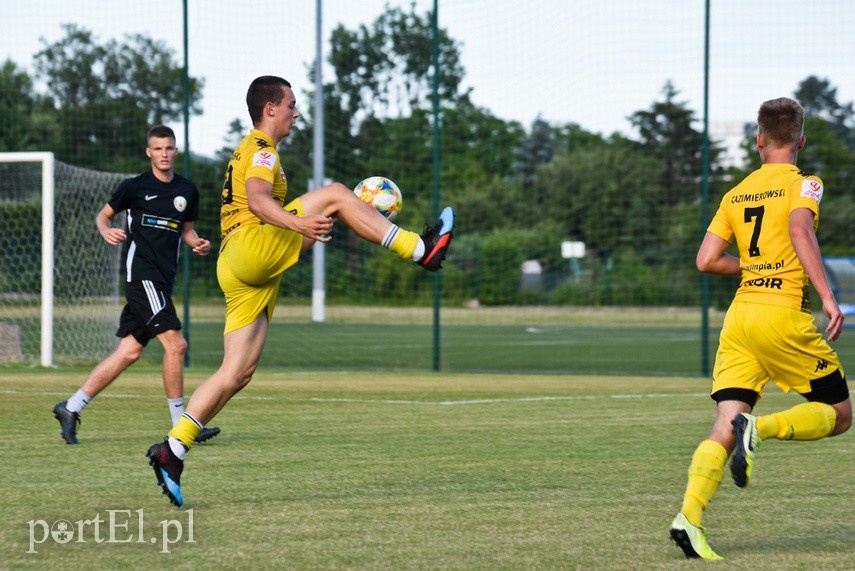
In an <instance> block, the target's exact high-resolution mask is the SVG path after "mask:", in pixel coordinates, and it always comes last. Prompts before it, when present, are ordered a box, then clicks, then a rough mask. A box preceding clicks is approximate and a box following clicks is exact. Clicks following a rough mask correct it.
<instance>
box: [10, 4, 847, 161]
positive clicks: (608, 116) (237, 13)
mask: <svg viewBox="0 0 855 571" xmlns="http://www.w3.org/2000/svg"><path fill="white" fill-rule="evenodd" d="M414 4H415V6H416V11H417V12H418V13H420V14H422V13H424V12H426V11H427V10H429V9H431V8H432V7H433V0H414ZM710 4H711V11H710V30H711V34H710V45H711V52H710V70H711V73H710V77H709V81H710V83H709V94H710V99H709V115H708V120H709V125H710V132H711V134H712V135H713V136H714V137H715V136H722V137H723V136H725V135H727V136H730V137H733V136H736V137H738V136H739V133H740V132H741V126H742V125H743V124H744V123H745V122H750V121H752V120H753V119H754V117H755V115H756V109H757V107H758V106H759V104H760V103H761V102H762V101H763V100H765V99H770V98H773V97H779V96H784V95H787V96H789V95H792V94H793V91H794V90H795V89H796V87H797V85H798V82H799V81H801V80H803V79H804V78H806V77H807V76H809V75H817V76H819V77H820V78H825V79H828V80H829V81H830V82H831V83H832V85H834V86H836V87H837V89H838V93H837V95H838V101H840V102H849V101H852V100H855V69H853V68H852V62H855V3H852V2H849V0H814V1H813V2H804V1H803V0H799V1H796V0H751V1H750V2H745V1H744V0H711V2H710ZM187 5H188V15H189V22H190V23H189V25H188V34H189V39H190V52H189V64H190V73H191V75H193V76H199V77H203V78H204V79H205V82H206V84H205V91H204V99H203V101H202V106H203V109H204V115H203V116H201V117H199V116H194V117H192V118H191V121H190V128H189V141H185V140H184V134H183V127H182V128H176V133H179V132H180V133H179V141H178V144H179V147H181V148H186V146H187V145H188V144H189V146H190V147H191V148H192V150H193V151H194V152H196V153H200V154H213V153H214V152H215V151H216V150H217V149H219V148H220V147H222V146H223V144H224V139H223V138H224V136H225V133H226V131H227V129H228V125H229V123H230V122H231V121H232V120H233V119H235V118H239V119H241V120H242V121H243V122H244V124H245V125H247V124H248V120H247V116H246V110H245V105H244V102H243V97H244V94H245V92H246V86H247V85H248V84H249V82H250V81H251V80H252V79H253V78H254V77H256V76H258V75H262V74H268V73H271V74H275V75H282V76H283V77H286V78H288V79H289V80H290V81H291V82H292V83H293V84H294V87H295V92H296V93H297V94H298V98H299V97H300V94H302V93H304V92H307V91H308V90H309V89H311V87H312V86H311V84H310V83H309V80H308V66H309V65H310V64H311V62H312V61H313V59H314V57H315V53H316V52H315V49H316V35H315V14H316V7H317V4H316V3H315V2H314V1H312V0H280V1H279V2H268V3H266V4H258V5H250V6H251V7H250V8H241V9H236V8H235V7H236V6H237V5H238V4H237V3H235V2H234V1H233V0H230V1H227V0H187ZM386 5H390V6H397V7H401V8H403V9H405V10H406V9H407V8H408V6H409V5H410V0H407V1H405V2H395V1H393V0H359V1H358V2H354V1H353V0H323V4H322V22H323V33H322V38H323V39H324V41H326V40H328V38H329V35H330V32H331V30H332V29H333V27H334V26H336V25H338V24H343V25H344V26H346V27H348V28H349V29H354V28H355V27H356V26H359V25H360V24H370V23H371V22H372V21H373V20H374V19H375V18H376V17H377V16H378V15H379V14H381V13H382V12H383V10H384V7H385V6H386ZM252 6H254V7H252ZM0 14H2V18H0V59H2V60H5V59H7V58H10V59H12V60H13V61H14V62H16V63H17V64H19V65H20V66H21V67H24V68H27V69H31V66H32V57H33V54H35V53H36V52H37V51H38V50H39V49H41V47H42V43H41V41H40V40H41V39H42V38H43V39H44V40H45V41H47V42H48V43H52V42H55V41H57V40H58V39H60V38H61V37H62V36H63V35H64V34H63V32H62V30H61V28H60V25H61V24H63V23H77V24H78V25H80V26H82V27H84V28H86V29H89V30H90V31H92V32H93V33H94V34H95V36H96V40H97V41H99V42H102V43H103V42H106V41H107V40H110V39H116V40H122V39H123V36H124V35H125V34H129V33H141V34H145V35H148V36H150V37H151V38H153V39H155V40H160V41H163V42H165V43H166V45H168V46H169V47H171V48H172V49H173V50H175V52H176V57H177V59H178V61H179V62H183V57H184V56H183V34H182V28H183V26H182V17H181V16H182V2H181V0H150V1H148V2H139V1H137V0H109V1H108V0H64V1H63V2H55V3H52V5H51V7H50V9H49V10H37V9H33V5H31V4H27V3H21V2H17V1H15V0H0ZM704 16H705V2H704V1H703V0H597V1H596V2H591V1H590V0H584V1H583V0H536V1H533V2H528V3H520V2H518V1H511V0H439V23H440V26H441V27H443V28H445V29H447V30H448V32H449V34H450V35H451V37H452V38H453V39H455V40H456V41H457V42H458V44H459V46H460V52H461V56H462V64H463V66H464V68H465V70H466V78H465V81H464V85H465V86H466V87H468V88H471V89H472V92H471V93H472V99H473V101H474V102H475V103H476V104H478V105H479V106H482V107H485V108H487V109H489V110H490V111H491V112H492V113H493V114H494V115H496V116H498V117H500V118H502V119H506V120H516V121H520V122H521V123H522V124H523V125H525V126H530V124H531V122H532V121H533V120H535V119H536V118H538V117H539V118H542V119H544V120H546V121H549V122H551V123H555V124H566V123H577V124H579V125H581V126H582V127H583V128H586V129H588V130H590V131H593V132H598V133H601V134H604V135H607V134H610V133H612V132H615V131H618V132H622V133H625V134H629V133H631V127H630V124H629V122H628V120H627V117H628V116H629V115H631V114H632V113H633V112H635V111H638V110H643V109H648V108H650V106H651V105H652V103H653V102H654V101H657V100H661V93H662V88H663V86H664V84H665V82H666V81H671V82H672V83H673V84H674V85H675V87H676V88H677V89H678V91H679V96H678V100H679V101H684V102H686V103H687V104H688V106H689V107H690V108H691V109H693V110H694V111H695V112H696V116H697V117H698V119H699V120H700V119H701V118H702V117H703V112H704V105H703V102H704V73H703V69H704V67H703V64H704V26H705V18H704ZM327 51H328V48H327V47H326V46H324V57H326V55H328V54H327ZM329 78H330V76H329V74H328V70H327V72H326V75H325V79H326V80H329ZM299 104H300V102H299V101H298V105H299ZM303 107H304V109H308V105H307V102H304V104H303ZM175 127H179V126H177V125H175ZM698 128H701V124H700V123H699V124H698Z"/></svg>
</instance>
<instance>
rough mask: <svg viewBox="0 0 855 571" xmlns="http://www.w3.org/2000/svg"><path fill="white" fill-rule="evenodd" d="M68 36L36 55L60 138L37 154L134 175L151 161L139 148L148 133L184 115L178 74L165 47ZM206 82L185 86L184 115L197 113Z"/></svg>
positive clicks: (135, 38)
mask: <svg viewBox="0 0 855 571" xmlns="http://www.w3.org/2000/svg"><path fill="white" fill-rule="evenodd" d="M64 30H65V34H66V35H65V37H63V38H62V39H60V40H59V41H57V42H56V43H54V44H49V45H48V44H46V43H45V42H44V41H42V43H43V49H42V50H41V51H39V52H38V53H37V54H35V69H36V74H37V77H38V78H39V79H42V80H44V81H45V83H46V84H47V89H48V94H49V96H50V98H51V99H52V100H53V102H54V104H55V110H54V116H55V119H56V122H57V124H58V137H57V140H56V141H44V142H45V143H49V145H48V146H47V147H46V148H43V149H41V150H49V151H53V152H54V153H55V154H56V156H57V158H58V159H59V160H61V161H64V162H67V163H71V164H74V165H77V166H83V167H90V168H96V169H99V170H102V171H112V172H124V173H131V172H136V171H140V170H143V169H144V168H146V167H147V166H148V162H147V160H146V158H145V155H144V154H143V153H142V151H141V149H143V148H144V147H145V135H146V133H147V132H148V129H149V127H151V126H152V125H155V124H159V123H168V122H170V121H179V120H181V119H182V117H183V109H184V82H183V73H184V72H183V68H182V67H180V66H179V65H177V63H176V62H175V61H174V60H175V52H174V51H173V50H172V49H170V48H169V47H167V46H166V45H165V44H164V43H163V42H157V41H154V40H152V39H150V38H149V37H147V36H143V35H139V34H137V35H130V36H127V37H126V38H125V42H124V43H119V42H118V41H116V40H109V41H108V42H106V43H105V44H99V43H98V42H97V41H96V38H95V37H94V35H93V34H92V33H91V32H90V31H88V30H85V29H83V28H80V27H78V26H76V25H73V24H67V25H65V26H64ZM202 87H203V81H202V80H200V79H197V78H192V77H191V78H190V80H189V94H188V96H189V101H190V108H189V111H190V113H192V114H199V113H201V107H200V106H199V100H200V99H201V90H202Z"/></svg>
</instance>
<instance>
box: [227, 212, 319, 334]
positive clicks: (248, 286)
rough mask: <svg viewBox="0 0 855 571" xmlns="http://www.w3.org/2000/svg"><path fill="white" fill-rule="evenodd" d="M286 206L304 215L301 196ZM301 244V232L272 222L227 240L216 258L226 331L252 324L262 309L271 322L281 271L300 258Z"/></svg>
mask: <svg viewBox="0 0 855 571" xmlns="http://www.w3.org/2000/svg"><path fill="white" fill-rule="evenodd" d="M285 208H286V209H287V210H291V211H292V212H295V213H296V214H297V216H303V205H302V204H301V203H300V199H299V198H296V199H294V200H292V201H291V202H290V203H288V205H287V206H286V207H285ZM302 246H303V236H302V235H301V234H299V233H297V232H293V231H291V230H285V229H283V228H279V227H278V226H273V225H271V224H261V225H256V226H250V227H248V228H244V229H242V230H239V231H238V232H237V233H235V234H233V235H232V236H231V237H230V238H229V239H228V241H227V242H226V245H225V246H224V247H223V249H222V250H221V251H220V257H219V259H218V260H217V281H218V282H219V283H220V288H221V289H222V290H223V294H224V295H225V298H226V326H225V331H224V333H229V332H230V331H234V330H235V329H240V328H241V327H245V326H247V325H249V324H250V323H253V322H254V321H255V320H256V319H258V316H259V315H261V312H263V311H266V312H267V320H268V322H270V320H271V319H272V318H273V309H274V307H276V300H277V298H278V297H279V284H280V282H281V281H282V273H283V272H284V271H285V270H287V269H288V268H290V267H291V266H293V265H294V264H296V263H297V260H299V259H300V250H301V248H302Z"/></svg>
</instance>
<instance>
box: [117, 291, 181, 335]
mask: <svg viewBox="0 0 855 571" xmlns="http://www.w3.org/2000/svg"><path fill="white" fill-rule="evenodd" d="M125 300H126V301H127V303H126V304H125V307H124V308H123V309H122V315H121V317H120V318H119V329H118V330H116V337H120V338H121V337H127V336H128V335H129V334H130V335H133V336H134V338H135V339H136V340H137V341H139V343H140V345H142V346H143V347H145V346H146V345H147V344H148V342H149V341H151V340H152V339H153V338H155V337H157V336H158V335H160V334H161V333H163V332H164V331H170V330H173V329H174V330H176V331H178V330H180V329H181V320H180V319H178V313H177V312H176V311H175V304H174V303H172V295H171V293H170V291H169V290H168V289H166V288H164V287H163V286H162V285H161V284H158V283H155V282H151V281H146V280H143V281H139V282H127V283H126V284H125Z"/></svg>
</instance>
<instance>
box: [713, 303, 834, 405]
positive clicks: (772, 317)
mask: <svg viewBox="0 0 855 571" xmlns="http://www.w3.org/2000/svg"><path fill="white" fill-rule="evenodd" d="M838 369H840V373H841V375H843V374H844V373H843V370H842V368H841V366H840V359H839V358H838V356H837V353H835V352H834V349H832V348H831V346H830V345H829V344H828V342H827V341H826V340H825V338H823V336H822V335H821V334H820V333H819V331H818V330H817V328H816V324H815V323H814V318H813V316H812V315H811V314H809V313H804V312H801V311H798V310H795V309H790V308H788V307H783V306H777V305H765V304H759V303H747V302H734V303H733V304H731V306H730V309H728V311H727V315H726V316H725V318H724V325H723V326H722V330H721V336H720V338H719V346H718V352H717V353H716V357H715V367H714V370H713V386H712V391H711V393H715V392H716V391H719V390H721V389H731V388H738V389H748V390H752V391H754V392H756V393H757V394H762V391H763V387H764V386H765V385H766V383H768V382H769V381H774V383H775V384H776V385H778V386H779V387H780V388H781V390H783V391H784V392H787V391H790V390H794V391H796V392H797V393H800V394H806V393H809V392H811V385H810V382H811V381H812V380H816V379H820V378H822V377H825V376H827V375H829V374H830V373H833V372H834V371H836V370H838Z"/></svg>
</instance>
